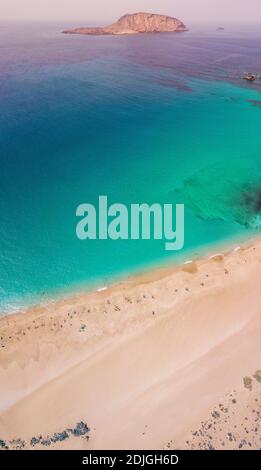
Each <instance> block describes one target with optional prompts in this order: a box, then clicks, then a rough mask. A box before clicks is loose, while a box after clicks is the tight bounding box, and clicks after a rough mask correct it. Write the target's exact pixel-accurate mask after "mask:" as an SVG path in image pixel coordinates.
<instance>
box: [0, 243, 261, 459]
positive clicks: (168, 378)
mask: <svg viewBox="0 0 261 470" xmlns="http://www.w3.org/2000/svg"><path fill="white" fill-rule="evenodd" d="M260 268H261V240H260V239H257V240H254V241H253V242H251V243H249V244H246V245H244V246H241V247H236V246H234V247H232V248H231V249H230V250H228V251H227V252H226V253H217V254H215V253H213V255H212V256H207V257H205V258H202V259H199V260H195V261H193V262H189V263H186V264H183V265H180V266H179V267H174V268H172V267H169V268H168V269H162V270H155V271H154V272H150V273H148V274H145V275H143V276H139V277H136V278H131V279H128V280H126V281H124V282H122V283H119V284H117V285H115V286H113V287H110V288H108V289H106V290H102V291H100V292H92V293H86V294H85V293H81V294H78V295H75V296H71V297H68V298H66V299H62V300H60V301H57V302H53V303H49V304H47V305H46V306H41V307H34V308H31V309H29V310H28V311H26V312H21V313H19V314H16V315H7V316H3V317H2V318H1V319H0V352H1V355H0V384H1V392H0V393H1V400H0V447H1V448H3V449H4V448H9V449H15V448H21V449H23V448H24V449H27V448H33V449H42V448H48V449H63V448H65V449H66V448H68V449H181V448H182V449H183V448H184V449H212V448H214V449H242V450H245V449H260V448H261V430H260V420H261V342H260V335H261V316H260V314H261V295H260V288H261V269H260Z"/></svg>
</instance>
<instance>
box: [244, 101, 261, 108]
mask: <svg viewBox="0 0 261 470" xmlns="http://www.w3.org/2000/svg"><path fill="white" fill-rule="evenodd" d="M247 102H248V103H251V104H252V105H253V106H256V107H257V108H261V100H247Z"/></svg>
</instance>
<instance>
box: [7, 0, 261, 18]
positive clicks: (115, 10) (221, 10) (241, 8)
mask: <svg viewBox="0 0 261 470" xmlns="http://www.w3.org/2000/svg"><path fill="white" fill-rule="evenodd" d="M137 11H148V12H153V13H163V14H169V15H173V16H176V17H178V18H180V19H181V20H183V21H184V22H186V21H192V20H218V21H219V20H229V21H231V20H235V21H238V20H246V21H258V22H261V0H0V19H2V20H4V19H9V20H10V19H13V20H28V19H29V20H32V19H33V20H61V21H64V20H66V21H67V20H68V21H81V22H82V23H89V22H91V21H99V20H100V21H108V22H109V21H111V20H114V19H117V18H118V17H119V16H121V15H122V14H124V13H134V12H137Z"/></svg>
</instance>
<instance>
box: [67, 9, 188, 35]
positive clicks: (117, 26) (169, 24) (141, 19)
mask: <svg viewBox="0 0 261 470" xmlns="http://www.w3.org/2000/svg"><path fill="white" fill-rule="evenodd" d="M183 31H188V28H187V27H186V26H185V24H184V23H182V21H180V20H178V19H177V18H173V17H171V16H165V15H156V14H153V13H134V14H132V15H124V16H122V17H121V18H120V19H119V20H118V21H117V22H116V23H113V24H112V25H110V26H106V27H104V28H100V27H99V28H76V29H69V30H66V31H63V33H64V34H87V35H105V34H112V35H123V34H141V33H167V32H168V33H170V32H183Z"/></svg>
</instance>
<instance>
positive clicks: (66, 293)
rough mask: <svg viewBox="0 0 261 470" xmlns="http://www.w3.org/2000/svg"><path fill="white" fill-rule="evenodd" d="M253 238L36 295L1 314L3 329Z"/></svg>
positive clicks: (236, 238)
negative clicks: (6, 323)
mask: <svg viewBox="0 0 261 470" xmlns="http://www.w3.org/2000/svg"><path fill="white" fill-rule="evenodd" d="M251 235H252V236H251V237H249V236H248V235H247V234H246V235H245V236H243V234H241V236H238V235H236V236H232V237H228V238H226V239H225V240H219V241H217V242H213V243H211V244H203V245H200V246H199V247H194V248H191V249H190V250H188V251H187V252H186V253H183V254H181V253H180V254H178V255H177V256H176V259H175V258H174V257H173V258H167V259H166V260H165V262H163V259H161V260H158V261H152V262H151V263H149V264H146V265H144V266H140V267H137V268H133V270H130V271H129V272H127V271H122V272H120V273H118V274H115V275H114V276H112V277H111V279H110V280H109V281H108V283H107V285H103V284H102V280H101V279H96V280H93V281H89V282H88V281H87V282H85V281H84V282H81V283H74V284H73V285H72V286H70V287H68V288H66V289H64V288H61V289H58V290H55V291H54V292H52V293H51V292H45V294H44V295H46V298H45V300H43V301H42V302H41V301H40V294H35V301H34V300H32V301H31V302H30V301H28V302H25V303H24V304H23V303H22V299H21V306H20V307H19V306H17V308H15V309H14V310H2V311H0V326H1V321H2V320H3V318H5V317H10V316H12V317H13V316H16V315H20V314H26V313H27V312H30V311H31V310H34V309H36V308H46V309H48V308H49V307H50V306H52V305H55V304H59V303H60V302H66V301H67V300H70V299H74V298H75V297H78V296H82V295H87V296H88V295H92V294H94V293H99V292H102V291H105V290H106V291H107V290H110V289H115V288H117V286H119V287H120V286H122V285H125V284H126V285H129V284H136V283H139V282H140V280H143V279H146V278H148V279H151V278H152V279H153V278H154V279H156V278H157V277H158V276H159V277H162V276H164V275H168V273H171V272H172V271H173V270H175V269H178V268H179V267H181V266H183V265H184V264H186V263H188V262H190V261H195V262H197V261H200V260H203V259H206V258H207V257H209V256H212V255H213V253H215V252H216V251H220V252H222V253H223V254H224V255H226V254H227V253H229V252H231V251H233V249H234V248H235V246H242V247H244V246H249V245H251V244H252V243H255V242H256V240H259V239H260V236H259V235H257V234H254V233H252V234H251Z"/></svg>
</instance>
